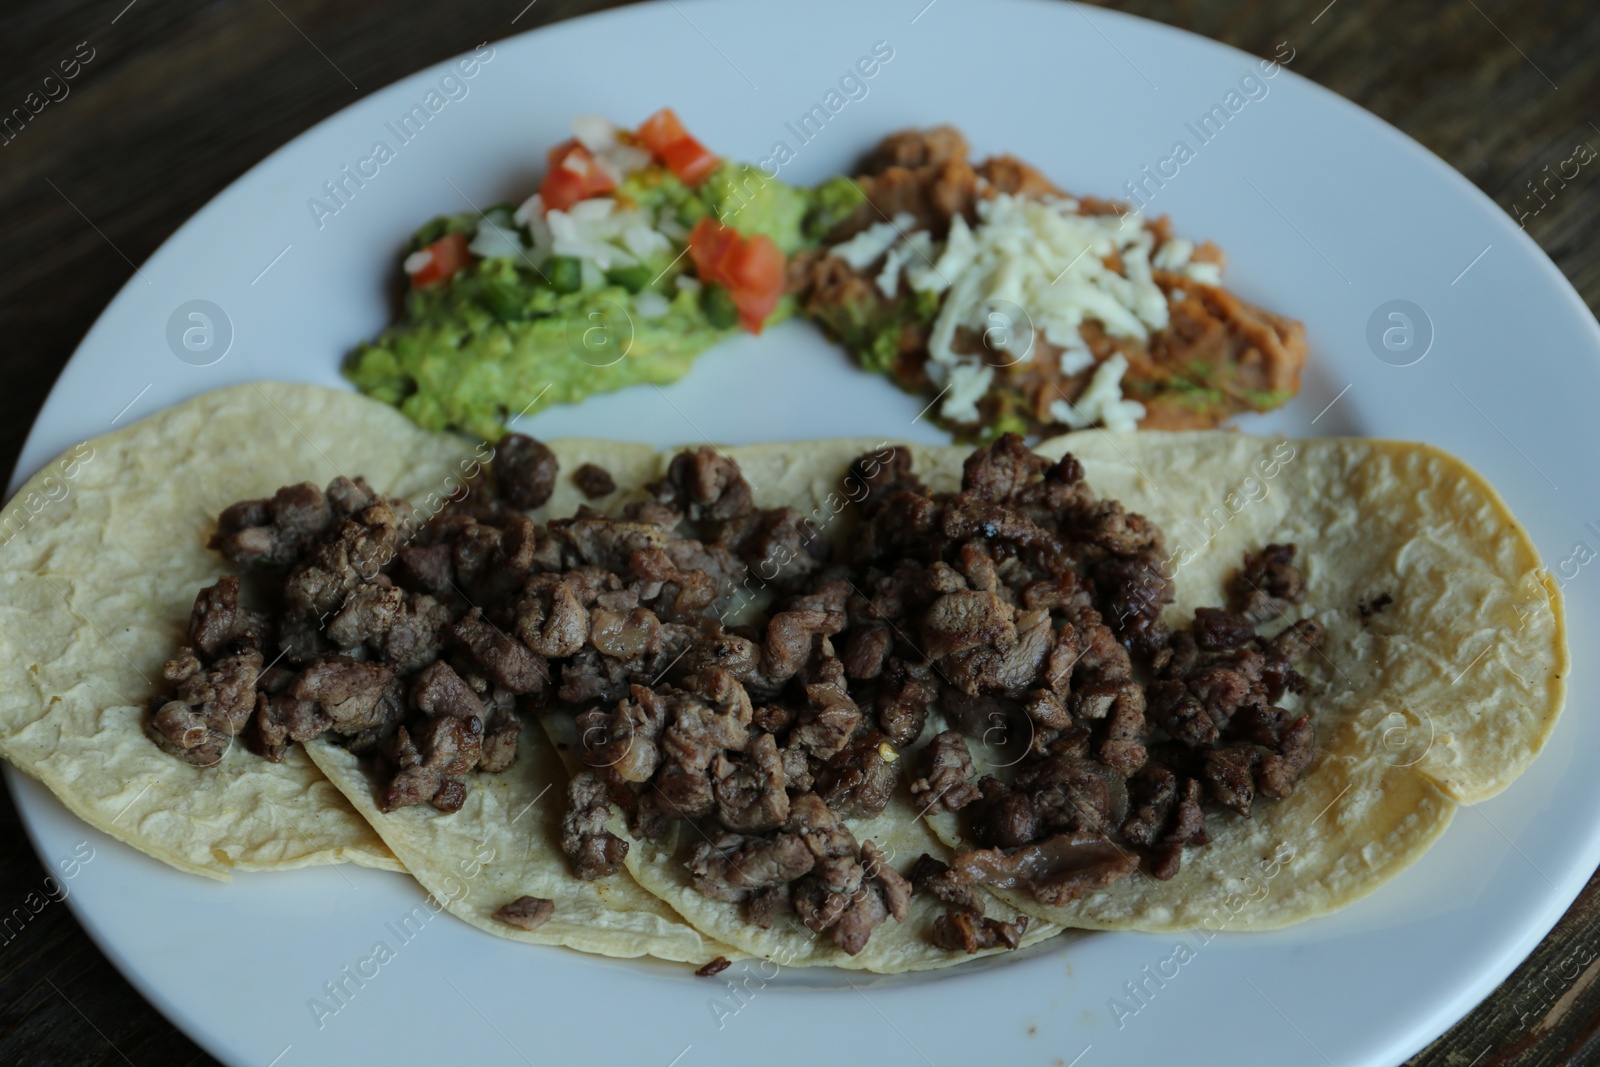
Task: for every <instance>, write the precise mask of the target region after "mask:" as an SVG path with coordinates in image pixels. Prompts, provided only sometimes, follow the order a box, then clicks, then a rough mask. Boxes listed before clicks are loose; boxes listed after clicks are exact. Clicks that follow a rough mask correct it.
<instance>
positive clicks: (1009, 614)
mask: <svg viewBox="0 0 1600 1067" xmlns="http://www.w3.org/2000/svg"><path fill="white" fill-rule="evenodd" d="M862 519H863V522H862V526H861V528H860V529H858V530H857V531H856V534H855V536H853V537H852V538H851V546H852V551H851V553H850V556H849V558H848V560H847V561H846V563H847V565H848V566H849V567H850V568H852V570H851V573H850V581H851V583H852V587H853V588H854V589H856V590H858V591H859V592H858V593H857V594H856V595H854V596H853V597H852V599H851V600H850V601H848V602H847V605H846V612H847V614H848V615H849V616H850V618H851V619H852V620H854V621H856V622H857V624H858V625H860V626H862V627H868V628H871V629H868V630H867V631H866V632H876V630H877V628H878V627H884V626H886V627H887V629H888V631H889V632H891V633H893V634H895V635H898V640H896V641H894V642H890V643H889V644H888V647H887V648H885V649H884V650H883V651H882V652H875V653H874V654H875V656H879V657H881V658H883V659H884V660H885V661H886V662H887V663H890V664H894V663H895V662H896V660H897V659H899V658H903V661H904V662H905V665H906V666H907V667H912V666H914V667H916V668H917V669H919V670H921V671H922V673H923V677H924V679H925V680H924V682H923V684H924V685H925V686H926V688H927V690H928V692H929V693H930V694H936V699H937V703H938V706H939V708H940V709H941V710H942V711H943V713H944V715H945V717H946V719H947V720H949V722H950V723H951V726H952V728H951V729H947V730H945V731H944V732H942V733H940V734H938V735H937V736H935V737H934V738H933V739H932V740H931V741H930V742H929V743H928V744H927V745H926V746H925V747H924V748H923V749H922V751H921V752H920V753H919V755H918V759H917V760H916V764H917V766H916V769H915V770H914V772H912V773H913V777H912V778H911V781H910V791H911V793H912V795H913V797H915V798H916V799H917V800H918V803H919V804H920V805H921V806H922V807H923V809H924V810H925V811H945V812H959V813H961V818H962V820H963V823H964V825H965V827H966V830H967V833H968V836H969V837H970V839H971V840H972V841H974V842H975V843H976V844H977V845H978V846H980V847H977V848H974V849H972V850H971V851H966V852H962V853H959V854H958V855H956V856H955V857H954V858H953V860H952V861H951V863H950V864H949V865H948V867H941V869H939V870H936V871H935V870H932V869H931V868H929V867H927V865H926V864H924V865H923V867H924V869H923V871H922V877H921V882H922V884H923V886H924V887H926V888H928V889H929V891H933V892H936V893H938V894H939V895H940V899H943V900H950V899H956V898H954V897H953V896H952V894H954V893H955V892H956V889H957V887H958V886H959V887H963V888H971V887H973V886H977V885H989V886H994V887H997V888H1023V889H1026V890H1028V891H1030V892H1031V893H1032V894H1033V895H1034V896H1035V897H1036V898H1037V899H1039V900H1040V901H1041V902H1044V903H1049V904H1059V903H1064V902H1066V901H1068V900H1072V899H1074V898H1076V897H1078V896H1080V895H1082V894H1083V893H1086V892H1090V891H1093V890H1095V889H1098V888H1101V887H1104V886H1106V885H1109V884H1111V883H1112V882H1114V881H1116V880H1117V879H1119V878H1122V877H1125V876H1127V875H1128V874H1129V873H1131V872H1132V871H1133V870H1135V869H1136V868H1138V867H1140V866H1141V865H1142V866H1143V867H1144V868H1145V870H1146V872H1147V873H1148V874H1150V875H1151V876H1153V877H1156V878H1171V877H1172V876H1173V875H1175V874H1176V873H1177V871H1178V868H1179V864H1180V862H1181V852H1182V849H1183V847H1184V846H1185V845H1191V844H1192V845H1199V844H1204V843H1205V841H1206V832H1205V828H1204V821H1203V814H1204V806H1205V805H1208V804H1209V805H1212V806H1215V807H1220V808H1227V809H1230V810H1232V811H1234V812H1236V813H1238V814H1239V815H1241V816H1244V817H1248V816H1249V814H1250V809H1251V805H1252V803H1253V802H1254V800H1255V798H1256V797H1257V796H1258V795H1259V796H1268V797H1283V796H1287V795H1288V794H1289V792H1291V791H1292V790H1293V788H1294V784H1295V781H1296V780H1297V779H1298V778H1299V776H1300V775H1301V774H1302V773H1303V772H1304V771H1305V769H1306V767H1307V766H1309V764H1310V762H1311V757H1312V754H1313V747H1314V743H1315V737H1314V732H1313V729H1312V725H1311V720H1310V717H1309V716H1308V715H1305V714H1300V715H1294V714H1291V713H1290V712H1288V711H1286V710H1284V709H1283V708H1281V707H1279V706H1277V703H1278V701H1280V700H1281V699H1282V698H1283V696H1284V694H1285V693H1292V692H1299V691H1300V690H1302V689H1303V688H1304V685H1305V681H1304V679H1303V678H1302V677H1301V676H1300V675H1299V673H1298V672H1296V671H1295V669H1294V664H1295V662H1296V661H1298V660H1299V659H1300V658H1302V657H1303V656H1305V655H1306V654H1307V653H1308V652H1309V651H1310V650H1311V649H1313V648H1315V647H1316V645H1317V644H1318V642H1319V641H1320V640H1321V636H1322V631H1321V628H1320V627H1319V626H1318V625H1317V624H1316V623H1315V622H1313V621H1312V620H1310V619H1302V620H1300V621H1298V622H1294V623H1292V624H1290V625H1288V626H1285V627H1283V628H1281V629H1280V630H1279V631H1278V632H1277V633H1276V634H1274V635H1272V636H1270V637H1268V636H1265V635H1261V634H1258V633H1257V627H1258V626H1259V625H1261V624H1262V623H1263V622H1266V621H1268V620H1273V619H1279V618H1282V617H1284V608H1285V607H1286V606H1288V605H1292V604H1298V603H1300V602H1301V601H1302V600H1303V599H1304V581H1303V579H1302V578H1301V575H1300V572H1299V571H1298V570H1297V569H1296V568H1295V567H1294V564H1293V560H1294V555H1295V546H1293V545H1268V546H1267V547H1266V548H1264V549H1263V550H1262V551H1261V552H1260V553H1257V554H1255V555H1250V556H1247V557H1246V558H1245V560H1244V561H1243V566H1242V567H1241V569H1240V571H1239V574H1238V575H1237V577H1236V579H1235V581H1234V583H1233V596H1234V600H1235V605H1234V609H1235V610H1231V611H1230V610H1227V609H1222V608H1200V609H1199V610H1197V611H1196V612H1195V614H1194V617H1193V621H1192V622H1191V624H1190V626H1189V628H1188V629H1184V630H1177V631H1172V630H1169V628H1168V626H1167V625H1166V623H1165V622H1163V620H1162V616H1161V612H1162V609H1163V607H1164V606H1165V605H1167V604H1169V603H1170V602H1171V601H1172V586H1171V581H1170V580H1169V579H1168V578H1167V577H1166V576H1165V573H1164V571H1165V567H1166V564H1165V563H1164V562H1163V561H1164V557H1165V547H1164V539H1163V536H1162V533H1161V531H1160V530H1159V529H1157V528H1156V527H1155V526H1154V524H1152V523H1151V522H1150V521H1149V520H1147V519H1146V518H1144V517H1143V516H1141V515H1136V514H1132V513H1129V512H1127V511H1126V510H1124V509H1123V507H1122V506H1121V505H1120V504H1118V503H1117V502H1116V501H1110V500H1101V499H1097V498H1096V497H1095V496H1094V494H1093V493H1092V491H1091V490H1090V489H1089V487H1088V485H1087V484H1086V483H1085V482H1084V481H1083V470H1082V467H1081V466H1080V465H1079V464H1078V463H1077V461H1076V460H1074V459H1073V458H1072V457H1071V456H1070V455H1069V456H1065V457H1063V458H1062V459H1061V460H1060V461H1058V462H1056V463H1051V462H1050V461H1048V460H1045V459H1043V458H1041V457H1040V456H1038V455H1035V454H1034V453H1033V452H1031V451H1029V450H1028V449H1027V448H1026V447H1024V446H1023V444H1022V441H1021V439H1020V438H1017V437H1015V436H1013V435H1007V436H1004V437H1002V438H1000V439H999V440H998V441H996V442H994V443H993V444H991V445H988V446H985V447H984V448H981V449H979V450H978V451H976V452H975V453H973V455H972V456H971V457H970V458H969V459H968V460H967V462H966V466H965V469H964V471H963V478H962V489H961V491H960V492H957V493H939V494H930V493H929V492H927V491H926V490H925V489H924V488H923V487H922V486H921V485H920V484H919V483H918V482H917V481H916V480H915V478H914V477H912V476H910V475H909V474H908V473H906V472H903V471H902V472H897V473H895V474H894V475H893V476H891V477H889V478H886V479H881V480H879V481H878V482H876V483H873V484H872V488H871V491H870V492H869V493H868V495H867V496H866V498H865V499H864V501H863V503H862ZM856 632H861V631H856ZM853 636H854V634H853V633H850V634H847V635H846V641H847V642H848V641H850V640H851V639H852V638H853ZM847 647H848V646H847ZM1136 671H1138V672H1139V673H1138V674H1137V675H1136ZM1140 677H1146V678H1148V679H1149V680H1148V682H1141V681H1140V680H1139V679H1140ZM854 696H855V699H856V700H858V701H860V702H861V703H862V705H863V706H865V707H876V706H878V705H877V704H876V702H875V701H874V699H873V696H874V694H873V693H872V690H871V689H870V688H868V687H867V686H865V685H864V686H862V688H861V691H859V692H855V693H854ZM968 738H971V739H974V740H978V739H981V740H983V741H985V742H989V743H995V742H1000V743H1001V744H1002V747H1003V748H1004V749H1005V750H1006V756H1005V758H1004V759H1003V760H1001V761H1000V762H1001V763H1002V764H1003V766H1002V767H997V768H994V769H993V773H990V774H984V775H981V776H980V774H979V772H978V770H977V769H976V768H975V766H974V760H973V754H972V751H971V749H970V748H969V746H968ZM929 862H931V861H929ZM917 880H918V879H917V877H916V876H915V875H914V877H913V881H914V882H915V881H917ZM982 929H983V928H982V927H981V926H979V925H975V924H974V922H965V923H961V922H958V921H957V920H955V919H948V920H947V921H946V922H944V924H943V925H942V926H941V928H940V930H941V932H940V933H939V935H938V936H939V937H941V938H943V939H946V940H948V941H950V942H951V943H957V942H959V943H961V944H963V945H965V944H967V943H969V942H970V943H974V944H982V943H986V942H985V938H986V937H989V936H999V935H998V934H993V935H988V934H984V933H983V932H982Z"/></svg>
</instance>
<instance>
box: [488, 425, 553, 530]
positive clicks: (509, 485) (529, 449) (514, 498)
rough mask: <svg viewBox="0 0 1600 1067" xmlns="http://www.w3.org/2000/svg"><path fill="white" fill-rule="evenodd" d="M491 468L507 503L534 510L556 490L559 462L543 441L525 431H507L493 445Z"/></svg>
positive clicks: (515, 506)
mask: <svg viewBox="0 0 1600 1067" xmlns="http://www.w3.org/2000/svg"><path fill="white" fill-rule="evenodd" d="M490 470H492V471H493V472H494V477H495V481H496V482H498V483H499V486H500V495H501V496H502V497H504V498H505V502H506V503H507V504H510V505H511V506H512V507H514V508H520V509H522V510H523V511H532V510H533V509H534V508H539V507H543V506H544V504H545V501H547V500H549V499H550V494H551V493H553V492H555V488H556V474H557V473H558V472H559V470H560V464H559V463H557V461H556V457H555V453H554V452H551V451H550V450H549V449H548V448H546V447H545V446H544V444H543V442H540V441H535V440H534V439H533V438H531V437H528V436H526V435H525V434H520V433H508V434H506V435H505V436H504V437H502V438H500V441H499V443H498V444H496V445H495V446H494V459H493V460H491V461H490Z"/></svg>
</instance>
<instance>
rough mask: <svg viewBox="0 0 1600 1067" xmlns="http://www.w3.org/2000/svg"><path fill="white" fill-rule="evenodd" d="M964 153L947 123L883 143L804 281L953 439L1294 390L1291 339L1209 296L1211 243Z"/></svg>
mask: <svg viewBox="0 0 1600 1067" xmlns="http://www.w3.org/2000/svg"><path fill="white" fill-rule="evenodd" d="M967 157H968V146H967V141H966V138H965V137H963V136H962V135H961V133H960V132H959V131H957V130H956V129H954V128H953V127H950V126H940V127H937V128H934V129H931V130H927V131H918V130H906V131H902V132H900V133H895V134H891V135H890V136H888V137H886V138H885V139H884V140H883V142H882V143H881V144H879V145H878V147H877V149H876V150H875V151H873V152H872V154H871V155H869V156H868V157H867V159H866V160H865V161H864V163H863V164H862V167H861V170H860V172H859V173H858V174H856V176H855V185H856V187H858V188H859V190H860V192H861V193H862V194H864V195H865V198H866V203H864V204H862V205H860V206H859V207H857V208H856V209H855V210H854V211H853V212H851V213H850V214H849V215H848V216H847V217H845V218H844V219H843V220H842V221H840V222H839V223H838V224H837V225H836V226H834V228H833V229H832V230H831V231H830V232H829V233H828V234H827V236H826V237H825V238H824V242H823V247H822V248H821V250H820V251H818V252H816V253H812V254H809V255H808V256H807V257H806V262H807V264H808V266H807V272H808V273H807V277H806V283H805V287H804V292H805V305H804V312H805V314H806V315H807V316H808V317H811V318H813V319H815V320H816V321H817V322H819V323H821V324H822V326H823V327H824V328H825V329H826V330H827V331H828V332H829V333H831V334H833V335H834V336H835V337H837V338H839V340H840V341H841V342H842V343H843V344H844V345H845V346H846V347H847V348H849V350H850V351H851V352H852V353H853V354H854V355H855V357H856V359H857V360H859V361H860V363H861V365H862V366H863V367H866V368H867V369H869V370H875V371H880V372H883V373H885V374H888V375H889V376H890V377H891V378H892V379H893V380H894V381H895V382H896V383H898V384H899V385H901V386H902V387H904V388H906V389H909V390H911V391H912V392H917V393H923V394H926V395H927V396H929V397H933V398H935V402H934V405H933V409H932V410H933V413H934V414H935V415H936V416H937V417H938V418H939V419H940V420H941V421H942V422H943V423H944V424H946V425H948V426H949V427H950V428H951V429H952V430H953V431H955V432H956V434H957V435H958V436H960V437H963V438H975V437H976V438H984V439H989V438H993V437H995V436H997V435H998V434H1000V433H1002V432H1005V431H1015V432H1018V433H1024V434H1029V433H1045V434H1048V433H1059V432H1064V431H1067V430H1077V429H1083V428H1086V427H1089V426H1094V425H1104V426H1105V427H1106V428H1108V429H1113V430H1131V429H1133V428H1135V427H1136V426H1137V427H1140V428H1146V429H1166V430H1174V429H1203V428H1208V427H1212V426H1216V425H1218V424H1219V423H1221V422H1223V421H1224V420H1226V419H1228V418H1229V417H1231V416H1233V415H1236V414H1238V413H1240V412H1245V411H1268V410H1270V409H1272V408H1276V407H1280V406H1282V405H1283V404H1285V403H1287V402H1288V401H1289V400H1290V399H1292V398H1293V397H1294V395H1295V394H1296V393H1297V392H1299V390H1300V369H1301V366H1302V365H1303V364H1304V363H1305V357H1306V339H1305V329H1304V327H1303V326H1302V325H1301V324H1300V323H1298V322H1295V321H1293V320H1290V319H1286V318H1283V317H1282V316H1279V315H1275V314H1273V313H1272V312H1270V311H1266V310H1264V309H1262V308H1258V307H1255V306H1253V305H1251V304H1249V303H1246V302H1245V301H1243V300H1240V299H1239V298H1238V297H1237V296H1235V295H1234V294H1233V293H1231V292H1229V291H1228V290H1227V289H1224V288H1223V287H1222V270H1223V266H1224V263H1225V257H1224V256H1223V253H1222V251H1221V249H1219V248H1217V247H1216V246H1215V245H1214V244H1212V243H1210V242H1209V241H1207V242H1204V243H1201V244H1199V245H1196V244H1195V243H1194V242H1192V241H1189V240H1186V239H1184V238H1180V237H1177V236H1176V235H1174V234H1173V232H1172V227H1171V225H1170V223H1169V222H1168V221H1167V219H1166V217H1165V216H1163V217H1161V218H1158V219H1153V220H1150V219H1144V218H1141V217H1140V215H1139V214H1138V213H1136V212H1131V211H1130V209H1129V208H1128V206H1127V205H1126V204H1119V203H1116V202H1114V201H1110V200H1100V199H1097V198H1094V197H1074V196H1070V195H1068V194H1066V193H1063V192H1062V191H1061V190H1060V189H1058V188H1057V187H1056V186H1055V185H1054V184H1053V183H1052V182H1051V181H1050V180H1049V179H1048V178H1046V177H1045V176H1044V175H1043V174H1041V173H1040V172H1039V171H1037V170H1035V169H1034V168H1033V167H1030V166H1029V165H1028V164H1026V163H1023V162H1021V161H1020V160H1018V159H1015V158H1013V157H1011V156H998V157H995V158H991V159H986V160H984V161H982V162H981V163H977V164H974V163H972V162H970V161H969V160H968V158H967Z"/></svg>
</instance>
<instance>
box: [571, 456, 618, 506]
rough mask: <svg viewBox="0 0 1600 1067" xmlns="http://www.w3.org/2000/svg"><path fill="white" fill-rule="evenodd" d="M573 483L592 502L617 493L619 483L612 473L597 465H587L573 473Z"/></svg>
mask: <svg viewBox="0 0 1600 1067" xmlns="http://www.w3.org/2000/svg"><path fill="white" fill-rule="evenodd" d="M572 483H573V484H574V485H576V486H577V487H578V491H579V492H581V493H582V494H583V495H584V496H585V497H587V498H589V499H590V500H598V499H600V498H601V497H603V496H610V495H611V494H612V493H615V492H616V491H617V483H616V480H615V479H613V478H612V477H611V472H610V471H608V470H606V469H605V468H604V467H602V466H600V465H598V464H595V463H585V464H584V465H583V466H581V467H579V468H578V469H577V470H575V471H573V472H572Z"/></svg>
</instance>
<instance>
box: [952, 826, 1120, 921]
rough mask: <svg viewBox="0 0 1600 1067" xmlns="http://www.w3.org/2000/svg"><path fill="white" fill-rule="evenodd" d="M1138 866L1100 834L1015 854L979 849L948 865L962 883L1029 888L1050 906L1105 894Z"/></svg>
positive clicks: (1054, 840)
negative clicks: (1091, 893) (1103, 892)
mask: <svg viewBox="0 0 1600 1067" xmlns="http://www.w3.org/2000/svg"><path fill="white" fill-rule="evenodd" d="M1137 865H1138V861H1137V860H1136V859H1135V857H1134V856H1133V855H1132V854H1131V853H1129V852H1127V851H1126V850H1124V849H1122V848H1119V847H1118V846H1117V844H1116V843H1115V842H1113V841H1111V840H1110V839H1109V838H1105V837H1102V836H1100V835H1099V834H1073V835H1067V834H1057V835H1056V836H1054V837H1049V838H1046V839H1045V840H1043V841H1035V842H1034V843H1032V844H1029V845H1024V846H1023V847H1022V848H1019V849H1017V850H1016V851H1015V852H1011V853H1005V852H1002V851H1000V850H999V849H993V848H990V849H975V850H973V851H970V852H958V853H956V854H955V856H954V857H952V858H951V861H950V868H951V870H953V871H955V872H956V873H957V875H958V876H959V877H962V878H965V879H968V880H970V881H972V882H975V883H979V884H983V885H992V886H994V887H995V888H996V889H1011V888H1025V889H1027V890H1029V891H1030V892H1032V893H1033V895H1034V896H1035V897H1036V898H1037V899H1038V900H1039V901H1040V902H1041V903H1044V904H1052V905H1055V904H1065V903H1067V902H1068V901H1071V900H1076V899H1078V898H1079V897H1081V896H1082V895H1083V894H1085V893H1088V892H1092V891H1094V890H1096V889H1104V888H1105V887H1106V886H1108V885H1110V884H1111V883H1112V882H1115V881H1116V880H1117V879H1119V878H1123V877H1125V876H1126V875H1128V874H1129V873H1130V872H1132V871H1133V869H1134V868H1135V867H1136V866H1137Z"/></svg>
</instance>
